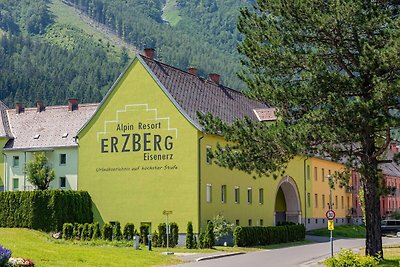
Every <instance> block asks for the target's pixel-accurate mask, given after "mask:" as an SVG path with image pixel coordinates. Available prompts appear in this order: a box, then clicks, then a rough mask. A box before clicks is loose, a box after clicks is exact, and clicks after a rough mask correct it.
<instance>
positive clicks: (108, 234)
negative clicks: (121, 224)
mask: <svg viewBox="0 0 400 267" xmlns="http://www.w3.org/2000/svg"><path fill="white" fill-rule="evenodd" d="M101 234H102V237H103V239H104V240H108V241H112V235H113V227H112V225H111V224H109V223H105V224H104V225H103V229H102V233H101Z"/></svg>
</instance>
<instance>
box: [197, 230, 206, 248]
mask: <svg viewBox="0 0 400 267" xmlns="http://www.w3.org/2000/svg"><path fill="white" fill-rule="evenodd" d="M204 239H205V234H204V233H200V234H199V242H198V243H199V248H205V243H204V241H205V240H204Z"/></svg>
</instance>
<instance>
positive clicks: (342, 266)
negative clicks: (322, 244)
mask: <svg viewBox="0 0 400 267" xmlns="http://www.w3.org/2000/svg"><path fill="white" fill-rule="evenodd" d="M324 264H325V265H326V266H329V267H347V266H351V267H377V266H378V261H377V260H376V259H374V258H373V257H371V256H361V255H358V254H354V253H353V252H352V251H351V250H342V252H340V253H339V254H338V255H336V256H335V257H333V258H329V259H327V260H325V262H324Z"/></svg>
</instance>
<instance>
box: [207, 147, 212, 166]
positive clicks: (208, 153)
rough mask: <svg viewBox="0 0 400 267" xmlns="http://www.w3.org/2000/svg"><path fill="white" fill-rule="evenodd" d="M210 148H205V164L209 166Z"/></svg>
mask: <svg viewBox="0 0 400 267" xmlns="http://www.w3.org/2000/svg"><path fill="white" fill-rule="evenodd" d="M211 162H212V160H211V146H207V147H206V163H207V164H211Z"/></svg>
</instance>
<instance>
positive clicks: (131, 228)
mask: <svg viewBox="0 0 400 267" xmlns="http://www.w3.org/2000/svg"><path fill="white" fill-rule="evenodd" d="M134 232H135V225H134V224H133V223H127V224H125V227H124V239H125V240H128V241H130V240H133V234H134Z"/></svg>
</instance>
